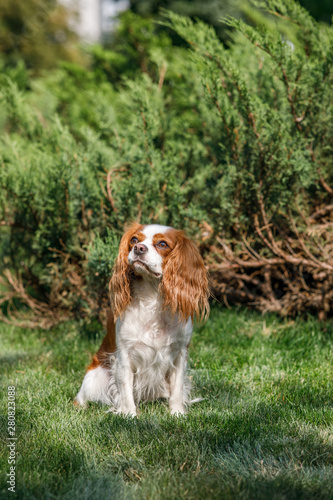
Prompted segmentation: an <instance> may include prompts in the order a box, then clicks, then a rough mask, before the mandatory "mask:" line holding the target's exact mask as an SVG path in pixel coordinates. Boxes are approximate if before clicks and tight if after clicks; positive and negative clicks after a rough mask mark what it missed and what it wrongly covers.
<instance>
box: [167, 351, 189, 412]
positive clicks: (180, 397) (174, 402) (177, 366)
mask: <svg viewBox="0 0 333 500" xmlns="http://www.w3.org/2000/svg"><path fill="white" fill-rule="evenodd" d="M185 370H186V353H185V352H183V351H181V352H180V353H179V355H178V356H177V358H176V360H175V362H174V370H173V372H172V373H171V376H170V398H169V408H170V412H171V415H183V414H184V413H185V405H184V378H185Z"/></svg>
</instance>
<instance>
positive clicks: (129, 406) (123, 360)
mask: <svg viewBox="0 0 333 500" xmlns="http://www.w3.org/2000/svg"><path fill="white" fill-rule="evenodd" d="M117 364H118V366H117V370H116V380H117V386H118V391H119V403H120V404H119V409H118V413H121V414H123V415H131V416H132V417H135V416H136V407H135V403H134V395H133V380H134V374H133V370H132V368H131V364H130V359H129V356H128V353H126V352H124V353H122V354H121V355H119V357H118V360H117Z"/></svg>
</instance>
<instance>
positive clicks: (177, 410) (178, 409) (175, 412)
mask: <svg viewBox="0 0 333 500" xmlns="http://www.w3.org/2000/svg"><path fill="white" fill-rule="evenodd" d="M170 413H171V415H174V416H175V417H179V416H180V415H185V414H186V411H185V408H184V406H177V407H172V408H170Z"/></svg>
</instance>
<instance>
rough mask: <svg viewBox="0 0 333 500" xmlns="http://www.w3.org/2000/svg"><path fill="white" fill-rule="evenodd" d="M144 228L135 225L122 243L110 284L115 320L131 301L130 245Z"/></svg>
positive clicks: (123, 238) (125, 235) (127, 232)
mask: <svg viewBox="0 0 333 500" xmlns="http://www.w3.org/2000/svg"><path fill="white" fill-rule="evenodd" d="M142 228H143V226H142V225H141V224H137V223H135V224H133V225H132V226H131V227H130V228H129V229H128V230H127V231H126V233H125V234H124V236H123V237H122V239H121V241H120V245H119V252H118V257H117V259H116V262H115V265H114V268H113V274H112V278H111V280H110V284H109V289H110V300H111V308H112V311H113V315H114V318H115V320H116V319H117V318H118V317H119V316H121V315H122V313H123V312H124V311H125V309H126V307H127V306H128V304H129V303H130V301H131V288H130V265H129V263H128V254H129V243H130V240H131V239H132V238H133V236H134V235H135V233H137V232H139V231H141V230H142Z"/></svg>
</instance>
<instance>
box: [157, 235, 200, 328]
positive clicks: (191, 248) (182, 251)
mask: <svg viewBox="0 0 333 500" xmlns="http://www.w3.org/2000/svg"><path fill="white" fill-rule="evenodd" d="M167 234H168V237H171V238H172V240H173V241H174V242H175V243H176V244H175V247H174V248H173V250H172V251H171V252H170V254H169V255H168V257H167V258H166V262H165V264H164V267H163V278H162V283H161V291H162V293H163V297H164V308H165V309H169V310H170V311H171V312H172V313H173V314H176V313H177V314H179V315H180V317H181V318H182V319H183V320H184V321H187V319H188V318H190V317H191V318H192V320H193V317H194V316H196V317H197V318H198V319H199V320H203V319H205V318H206V317H207V316H208V314H209V303H208V298H209V295H210V292H209V285H208V278H207V272H206V269H205V266H204V262H203V260H202V257H201V255H200V253H199V250H198V249H197V247H196V245H195V244H194V243H193V242H192V241H191V240H189V239H188V238H187V237H186V236H185V234H184V232H183V231H178V230H175V229H173V230H171V231H170V232H168V233H167Z"/></svg>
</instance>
